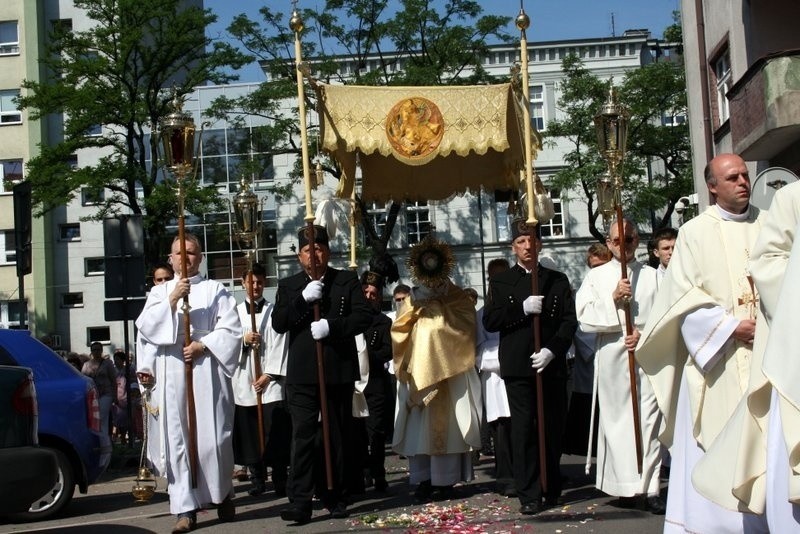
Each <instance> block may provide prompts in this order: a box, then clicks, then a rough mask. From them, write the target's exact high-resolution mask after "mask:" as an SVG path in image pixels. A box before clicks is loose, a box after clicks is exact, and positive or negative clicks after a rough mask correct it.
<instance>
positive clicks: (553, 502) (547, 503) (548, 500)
mask: <svg viewBox="0 0 800 534" xmlns="http://www.w3.org/2000/svg"><path fill="white" fill-rule="evenodd" d="M544 507H545V508H558V497H545V498H544Z"/></svg>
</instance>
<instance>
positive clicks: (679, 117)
mask: <svg viewBox="0 0 800 534" xmlns="http://www.w3.org/2000/svg"><path fill="white" fill-rule="evenodd" d="M685 122H686V113H684V112H678V111H675V110H673V111H672V112H669V111H665V112H664V114H663V115H661V125H662V126H678V125H680V124H683V123H685Z"/></svg>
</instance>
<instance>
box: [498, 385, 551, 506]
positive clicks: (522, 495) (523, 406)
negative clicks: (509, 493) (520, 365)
mask: <svg viewBox="0 0 800 534" xmlns="http://www.w3.org/2000/svg"><path fill="white" fill-rule="evenodd" d="M503 380H504V382H505V384H506V394H507V396H508V405H509V408H510V411H511V441H512V445H511V450H512V453H511V456H512V463H513V466H514V485H515V486H516V489H517V495H518V496H519V500H520V502H522V503H530V502H538V501H539V500H540V499H541V498H542V496H544V498H545V499H547V500H551V501H555V500H556V499H558V497H559V496H560V495H561V469H560V467H559V464H560V459H561V442H562V437H563V433H564V418H565V416H566V407H567V389H566V380H561V379H553V378H546V379H544V380H543V382H544V384H543V390H544V391H543V393H544V412H545V413H544V417H545V425H544V428H545V467H546V469H547V492H546V493H544V494H543V492H542V487H541V485H540V483H539V482H540V480H539V477H540V470H539V421H538V417H537V415H536V396H537V393H538V392H537V391H536V378H534V377H523V378H515V377H509V378H505V377H504V378H503Z"/></svg>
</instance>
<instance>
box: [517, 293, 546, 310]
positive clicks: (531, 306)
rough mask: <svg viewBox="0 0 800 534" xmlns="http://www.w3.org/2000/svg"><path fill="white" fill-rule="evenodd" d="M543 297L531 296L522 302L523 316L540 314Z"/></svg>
mask: <svg viewBox="0 0 800 534" xmlns="http://www.w3.org/2000/svg"><path fill="white" fill-rule="evenodd" d="M543 300H544V295H531V296H530V297H528V298H526V299H525V300H523V301H522V310H523V311H524V312H525V315H533V314H535V313H542V301H543Z"/></svg>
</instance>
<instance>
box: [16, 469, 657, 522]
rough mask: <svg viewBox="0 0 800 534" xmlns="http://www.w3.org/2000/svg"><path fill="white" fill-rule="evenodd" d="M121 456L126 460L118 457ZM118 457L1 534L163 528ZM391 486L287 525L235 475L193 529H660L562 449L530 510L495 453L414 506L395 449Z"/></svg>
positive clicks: (153, 504)
mask: <svg viewBox="0 0 800 534" xmlns="http://www.w3.org/2000/svg"><path fill="white" fill-rule="evenodd" d="M122 462H124V459H122ZM122 462H121V461H120V459H119V458H118V459H117V468H115V469H110V470H109V471H108V472H107V473H106V475H105V476H104V478H103V481H101V482H100V483H98V484H95V485H93V486H91V487H90V488H89V493H88V494H87V495H81V494H80V493H76V495H75V497H74V499H73V501H72V503H71V504H70V505H69V506H68V507H67V509H66V510H65V511H64V513H63V514H62V515H61V517H59V518H58V519H54V520H50V521H41V522H38V523H26V524H12V523H4V521H5V520H4V519H2V518H0V534H5V533H11V532H26V533H38V532H58V533H63V534H101V533H103V534H105V533H106V532H110V531H112V530H113V532H114V533H115V534H144V533H150V532H157V533H168V532H170V531H171V529H172V526H173V525H174V524H175V518H174V516H172V515H170V513H169V499H168V496H167V494H166V491H165V489H166V481H165V480H164V479H159V488H158V491H157V492H156V495H155V496H154V498H153V499H152V501H150V502H149V503H147V504H137V503H135V502H134V499H133V497H132V496H131V493H130V490H131V487H132V485H133V480H134V478H135V476H136V469H135V467H136V465H137V463H138V454H135V453H132V454H130V455H129V458H128V459H127V461H126V462H124V463H125V464H126V465H124V466H122V467H120V465H119V464H120V463H122ZM386 463H387V467H388V471H389V474H388V476H387V480H388V481H389V490H388V491H387V492H386V493H384V494H379V493H376V492H375V491H374V490H373V489H371V488H370V489H368V490H367V492H366V493H365V494H364V495H361V496H357V500H356V502H355V503H354V504H353V505H352V506H351V507H350V508H349V510H350V512H351V514H350V517H349V518H346V519H331V518H330V517H329V515H328V513H327V511H326V510H325V509H324V508H322V507H321V504H320V503H318V502H315V509H314V515H313V517H312V521H311V522H310V523H308V524H306V525H303V526H291V524H287V523H286V522H284V521H282V520H281V518H280V510H281V509H283V508H284V507H285V506H286V505H287V503H288V501H287V500H286V499H285V498H276V497H275V495H274V494H273V493H272V491H271V484H268V486H267V487H268V488H269V491H268V492H267V493H266V494H264V495H262V496H259V497H251V496H249V495H248V494H247V490H248V489H249V488H250V483H249V482H234V484H235V487H236V499H235V503H236V507H237V508H236V521H234V522H232V523H221V522H220V521H219V520H218V519H217V514H216V510H214V509H213V508H212V509H209V510H203V511H201V512H200V513H199V514H198V522H197V528H196V532H208V533H215V534H216V533H221V534H242V533H249V532H266V533H270V532H297V533H330V534H332V533H338V532H369V531H373V532H376V533H377V532H398V533H399V532H413V533H434V532H453V533H462V532H463V533H481V532H487V533H526V534H527V533H565V534H567V533H599V534H605V533H607V534H611V533H614V534H617V533H619V534H633V533H636V534H639V533H656V532H661V531H662V530H663V525H664V519H663V516H654V515H652V514H650V513H649V512H646V511H644V510H637V509H623V508H619V507H616V506H614V504H615V503H616V498H613V497H608V496H606V495H604V494H602V493H601V492H599V491H597V490H596V489H594V484H593V482H594V468H593V469H592V474H591V477H587V476H586V475H585V474H584V468H583V459H582V458H580V457H577V456H564V457H563V459H562V471H563V473H562V475H563V476H564V477H565V485H564V488H565V489H564V493H563V496H562V502H561V503H560V505H559V506H558V507H556V508H552V509H549V510H547V511H545V512H543V513H541V514H539V515H536V516H523V515H520V514H519V513H518V510H519V501H518V500H517V499H513V498H507V497H503V496H500V495H498V494H496V493H493V490H494V483H493V479H492V477H491V475H492V468H493V459H492V458H490V457H486V456H481V459H480V463H479V465H477V466H476V473H475V474H476V478H475V480H474V481H472V482H470V483H467V484H463V485H459V486H456V488H455V489H454V495H453V498H452V499H450V500H447V501H441V502H434V503H430V504H427V505H420V504H416V503H415V502H414V498H413V490H414V488H413V487H411V486H410V485H409V483H408V469H407V462H406V461H405V460H403V459H401V458H398V457H397V455H394V454H390V455H389V456H388V457H387V462H386Z"/></svg>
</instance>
